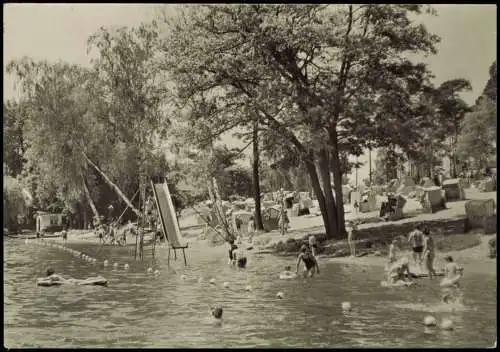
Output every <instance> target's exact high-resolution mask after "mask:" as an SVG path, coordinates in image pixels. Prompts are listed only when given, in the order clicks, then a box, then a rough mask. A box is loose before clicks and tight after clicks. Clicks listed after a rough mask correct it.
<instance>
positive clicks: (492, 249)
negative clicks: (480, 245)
mask: <svg viewBox="0 0 500 352" xmlns="http://www.w3.org/2000/svg"><path fill="white" fill-rule="evenodd" d="M488 246H489V248H490V253H489V257H490V258H496V257H497V236H495V237H493V238H492V239H491V240H489V241H488Z"/></svg>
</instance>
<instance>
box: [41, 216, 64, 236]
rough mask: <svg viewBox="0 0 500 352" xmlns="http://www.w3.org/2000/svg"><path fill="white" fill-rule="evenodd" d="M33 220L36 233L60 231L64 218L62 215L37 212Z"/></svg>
mask: <svg viewBox="0 0 500 352" xmlns="http://www.w3.org/2000/svg"><path fill="white" fill-rule="evenodd" d="M35 219H36V231H37V232H42V231H43V232H57V231H61V230H62V229H63V227H64V224H65V216H64V215H63V214H57V213H46V212H37V213H36V215H35Z"/></svg>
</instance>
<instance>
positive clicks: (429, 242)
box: [423, 226, 437, 279]
mask: <svg viewBox="0 0 500 352" xmlns="http://www.w3.org/2000/svg"><path fill="white" fill-rule="evenodd" d="M423 234H424V241H423V242H424V249H423V257H424V259H425V264H426V267H427V271H428V272H429V279H432V276H437V273H436V270H434V256H435V246H434V239H433V238H432V237H431V233H430V230H429V228H428V227H427V226H426V227H425V228H424V230H423Z"/></svg>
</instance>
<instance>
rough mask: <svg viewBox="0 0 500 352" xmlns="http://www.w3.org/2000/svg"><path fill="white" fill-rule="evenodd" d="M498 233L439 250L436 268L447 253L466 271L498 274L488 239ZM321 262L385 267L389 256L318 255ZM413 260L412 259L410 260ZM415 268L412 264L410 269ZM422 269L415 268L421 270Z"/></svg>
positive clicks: (439, 266) (440, 266)
mask: <svg viewBox="0 0 500 352" xmlns="http://www.w3.org/2000/svg"><path fill="white" fill-rule="evenodd" d="M494 236H496V235H479V237H480V238H481V243H480V244H479V245H477V246H474V247H471V248H467V249H463V250H460V251H447V252H438V253H437V254H436V259H435V261H434V263H435V269H436V271H440V269H441V268H442V266H443V265H442V263H443V258H444V257H445V256H447V255H451V256H452V257H453V260H454V261H455V262H457V263H458V265H460V266H462V265H463V266H465V273H475V274H489V275H496V274H497V270H496V267H497V263H496V258H488V257H487V253H488V241H489V240H490V239H491V238H492V237H494ZM400 256H411V252H409V251H404V252H400ZM318 259H319V260H320V262H326V263H341V264H352V265H360V266H377V267H385V265H386V263H387V258H386V257H382V256H374V255H366V256H363V257H356V258H352V257H335V258H334V257H331V256H328V255H324V256H321V255H320V256H318ZM410 262H411V260H410ZM411 269H415V268H414V267H413V266H410V270H411ZM419 271H421V270H415V272H419Z"/></svg>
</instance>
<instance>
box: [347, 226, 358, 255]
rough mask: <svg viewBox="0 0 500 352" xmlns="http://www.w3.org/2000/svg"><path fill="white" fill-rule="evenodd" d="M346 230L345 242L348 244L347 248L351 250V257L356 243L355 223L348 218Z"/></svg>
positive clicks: (354, 252) (354, 253)
mask: <svg viewBox="0 0 500 352" xmlns="http://www.w3.org/2000/svg"><path fill="white" fill-rule="evenodd" d="M345 229H346V231H347V244H348V245H349V250H350V251H351V257H355V256H356V243H355V238H354V235H355V233H354V232H355V231H356V230H357V226H356V224H355V223H354V222H353V221H352V220H349V221H348V222H347V226H346V228H345Z"/></svg>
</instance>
